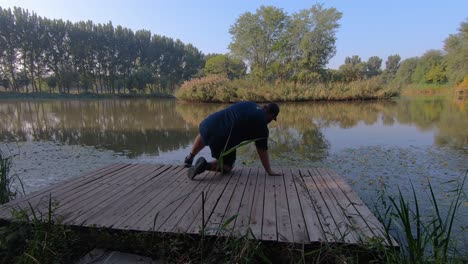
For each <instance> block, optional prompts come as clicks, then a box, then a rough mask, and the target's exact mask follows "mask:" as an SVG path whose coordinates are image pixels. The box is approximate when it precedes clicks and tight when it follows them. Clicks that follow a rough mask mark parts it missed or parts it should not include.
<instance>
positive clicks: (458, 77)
mask: <svg viewBox="0 0 468 264" xmlns="http://www.w3.org/2000/svg"><path fill="white" fill-rule="evenodd" d="M458 31H459V32H458V34H455V35H450V36H449V37H448V38H447V39H445V45H444V50H445V51H446V52H447V55H446V63H447V64H446V65H447V77H448V79H449V81H450V82H452V83H454V84H456V85H457V84H459V83H461V82H462V81H463V78H465V77H467V78H468V19H467V20H466V21H465V22H462V23H461V25H460V28H459V29H458Z"/></svg>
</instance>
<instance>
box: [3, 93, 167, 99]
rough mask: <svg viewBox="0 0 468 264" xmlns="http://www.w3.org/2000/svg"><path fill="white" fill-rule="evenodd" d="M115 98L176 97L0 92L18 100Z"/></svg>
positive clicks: (4, 95) (162, 95)
mask: <svg viewBox="0 0 468 264" xmlns="http://www.w3.org/2000/svg"><path fill="white" fill-rule="evenodd" d="M115 98H124V99H128V98H175V97H174V96H173V95H171V94H162V93H154V94H123V93H121V94H96V93H70V94H64V93H46V92H42V93H41V92H39V93H17V92H0V99H7V100H18V99H59V100H60V99H115Z"/></svg>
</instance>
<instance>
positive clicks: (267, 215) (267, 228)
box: [262, 175, 278, 241]
mask: <svg viewBox="0 0 468 264" xmlns="http://www.w3.org/2000/svg"><path fill="white" fill-rule="evenodd" d="M277 230H278V229H277V222H276V197H275V178H274V177H272V176H268V175H267V176H266V177H265V201H264V204H263V226H262V240H270V241H271V240H273V241H278V231H277Z"/></svg>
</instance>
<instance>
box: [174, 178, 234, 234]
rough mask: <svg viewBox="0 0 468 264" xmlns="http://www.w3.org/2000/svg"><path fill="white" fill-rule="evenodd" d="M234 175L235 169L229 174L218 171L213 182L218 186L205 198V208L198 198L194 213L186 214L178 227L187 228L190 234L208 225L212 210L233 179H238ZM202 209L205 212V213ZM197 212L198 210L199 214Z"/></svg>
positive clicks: (179, 228) (196, 232)
mask: <svg viewBox="0 0 468 264" xmlns="http://www.w3.org/2000/svg"><path fill="white" fill-rule="evenodd" d="M233 175H234V171H231V172H230V173H228V174H221V173H217V174H216V175H215V176H216V177H215V178H214V179H213V183H212V184H215V185H216V186H215V188H214V189H213V190H212V191H210V192H208V193H207V196H206V198H205V204H204V206H203V207H204V210H203V209H202V202H201V200H200V199H198V200H197V201H196V202H195V205H196V207H195V208H194V210H193V211H192V214H191V215H187V214H186V217H185V218H184V219H183V220H181V222H180V223H179V224H178V225H177V227H176V229H178V230H185V232H186V233H189V234H198V233H200V232H202V231H203V230H202V226H203V223H204V224H205V226H206V224H207V221H208V219H209V217H210V214H211V212H212V211H213V209H214V208H215V207H216V205H217V203H218V201H219V200H220V199H221V197H222V194H223V192H224V191H225V190H226V188H227V186H228V185H229V183H230V182H231V181H236V180H237V177H233ZM202 211H203V212H204V213H203V214H202ZM196 212H198V214H197V213H196ZM203 217H204V219H203Z"/></svg>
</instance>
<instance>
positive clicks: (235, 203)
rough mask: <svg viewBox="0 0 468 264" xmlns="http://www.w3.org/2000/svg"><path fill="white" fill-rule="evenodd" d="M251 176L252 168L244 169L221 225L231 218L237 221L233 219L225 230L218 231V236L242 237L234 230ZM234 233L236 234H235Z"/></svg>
mask: <svg viewBox="0 0 468 264" xmlns="http://www.w3.org/2000/svg"><path fill="white" fill-rule="evenodd" d="M249 174H250V168H242V170H241V172H240V174H239V176H238V177H239V180H238V181H237V184H236V188H235V190H234V193H233V194H232V197H231V201H230V202H229V204H228V206H227V208H226V212H225V213H224V215H223V217H222V219H221V221H220V222H221V223H223V225H224V224H225V223H226V222H227V221H228V220H229V219H230V218H231V217H234V216H235V219H233V220H232V221H231V222H230V223H229V224H227V225H225V227H224V229H223V230H222V229H218V230H217V231H218V232H216V235H227V236H230V235H240V234H236V230H233V228H234V226H235V220H236V219H237V217H238V215H239V214H238V213H239V208H240V205H241V201H242V198H243V196H244V192H245V188H246V186H247V181H248V179H249ZM233 231H234V234H233Z"/></svg>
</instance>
